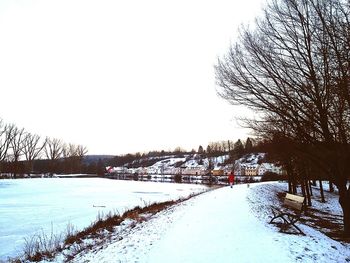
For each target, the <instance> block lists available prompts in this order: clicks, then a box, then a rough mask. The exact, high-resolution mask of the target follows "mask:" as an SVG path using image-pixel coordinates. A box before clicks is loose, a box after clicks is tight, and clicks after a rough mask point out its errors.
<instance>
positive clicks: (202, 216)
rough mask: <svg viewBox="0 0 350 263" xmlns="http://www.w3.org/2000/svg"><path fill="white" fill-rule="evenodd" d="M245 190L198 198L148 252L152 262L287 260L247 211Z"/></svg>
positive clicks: (223, 190) (244, 188)
mask: <svg viewBox="0 0 350 263" xmlns="http://www.w3.org/2000/svg"><path fill="white" fill-rule="evenodd" d="M246 191H247V186H245V185H239V186H235V187H234V188H233V189H231V188H229V187H225V188H222V189H220V190H217V191H214V192H212V193H209V194H206V195H203V196H201V197H200V198H198V199H197V200H196V204H195V205H194V206H191V208H189V209H188V211H187V213H186V214H185V215H184V217H183V218H181V220H180V221H178V222H176V223H175V225H174V227H173V228H172V229H171V230H170V231H169V233H168V235H167V236H166V237H165V238H164V239H163V240H161V241H160V243H159V247H158V248H157V249H153V250H152V251H151V254H150V258H151V259H152V262H193V263H194V262H234V261H235V259H236V260H237V259H239V262H281V261H282V262H288V259H290V255H289V254H288V253H284V252H283V251H284V250H283V248H282V247H280V245H281V244H279V243H278V242H276V241H275V240H274V239H273V236H274V235H273V232H272V230H271V234H268V233H266V231H269V229H265V226H264V225H262V224H261V223H260V222H259V221H257V219H256V218H255V217H254V215H253V214H252V213H251V212H250V211H249V206H248V203H247V201H246V194H245V192H246ZM186 248H191V249H186ZM255 248H259V249H255ZM262 248H263V249H262ZM266 255H269V257H268V258H267V257H266ZM261 259H264V260H263V261H261Z"/></svg>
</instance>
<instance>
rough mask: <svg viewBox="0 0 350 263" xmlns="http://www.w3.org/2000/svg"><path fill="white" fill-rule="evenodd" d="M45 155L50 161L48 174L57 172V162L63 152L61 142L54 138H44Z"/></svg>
mask: <svg viewBox="0 0 350 263" xmlns="http://www.w3.org/2000/svg"><path fill="white" fill-rule="evenodd" d="M44 149H45V155H46V158H47V159H49V160H50V173H54V172H56V171H57V161H58V159H59V158H60V157H61V155H62V152H63V142H62V141H61V140H60V139H56V138H46V144H45V148H44Z"/></svg>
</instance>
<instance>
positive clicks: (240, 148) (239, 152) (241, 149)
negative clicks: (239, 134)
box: [233, 139, 244, 159]
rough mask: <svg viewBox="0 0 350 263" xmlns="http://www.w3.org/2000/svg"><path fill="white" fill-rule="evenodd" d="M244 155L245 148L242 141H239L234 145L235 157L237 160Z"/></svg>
mask: <svg viewBox="0 0 350 263" xmlns="http://www.w3.org/2000/svg"><path fill="white" fill-rule="evenodd" d="M243 154H244V146H243V143H242V141H241V140H240V139H238V140H237V141H236V142H235V144H234V145H233V155H234V156H235V158H236V159H237V158H240V157H241V156H242V155H243Z"/></svg>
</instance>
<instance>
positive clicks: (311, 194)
mask: <svg viewBox="0 0 350 263" xmlns="http://www.w3.org/2000/svg"><path fill="white" fill-rule="evenodd" d="M308 186H309V189H310V196H313V193H312V182H311V181H308Z"/></svg>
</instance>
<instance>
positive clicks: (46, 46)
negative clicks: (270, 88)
mask: <svg viewBox="0 0 350 263" xmlns="http://www.w3.org/2000/svg"><path fill="white" fill-rule="evenodd" d="M263 2H264V1H263V0H242V1H241V0H212V1H203V0H176V1H175V0H172V1H170V0H169V1H167V0H147V1H145V0H125V1H121V0H114V1H106V0H99V1H89V0H81V1H79V0H55V1H51V0H42V1H40V0H38V1H36V0H32V1H30V0H22V1H21V0H1V1H0V96H1V102H0V117H1V118H2V119H3V120H4V121H5V122H6V123H15V124H16V125H17V126H19V127H24V128H25V129H26V130H27V131H29V132H32V133H37V134H39V135H41V136H49V137H53V138H60V139H62V140H63V141H65V142H67V143H75V144H82V145H84V146H86V147H87V148H88V150H89V154H126V153H134V152H147V151H150V150H163V149H164V150H173V149H174V148H175V147H177V146H180V147H182V148H185V149H188V150H191V149H192V148H194V149H198V146H199V145H203V147H206V146H207V144H208V143H209V142H211V141H219V140H228V139H230V140H237V139H238V138H241V139H245V138H246V137H247V131H245V130H243V129H241V128H239V127H238V125H237V122H236V121H235V117H236V116H239V115H242V114H244V109H239V110H238V109H237V108H234V107H233V106H230V105H229V104H228V103H227V102H226V101H224V100H223V99H221V98H219V97H217V95H216V85H215V74H214V64H215V63H216V61H217V58H218V56H221V55H223V54H225V53H226V52H227V51H228V48H229V45H230V43H234V42H235V39H236V36H237V29H238V27H239V26H240V25H241V24H246V23H248V22H251V21H252V20H253V19H254V17H255V16H256V15H257V14H258V13H259V12H260V10H261V8H262V4H263Z"/></svg>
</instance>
